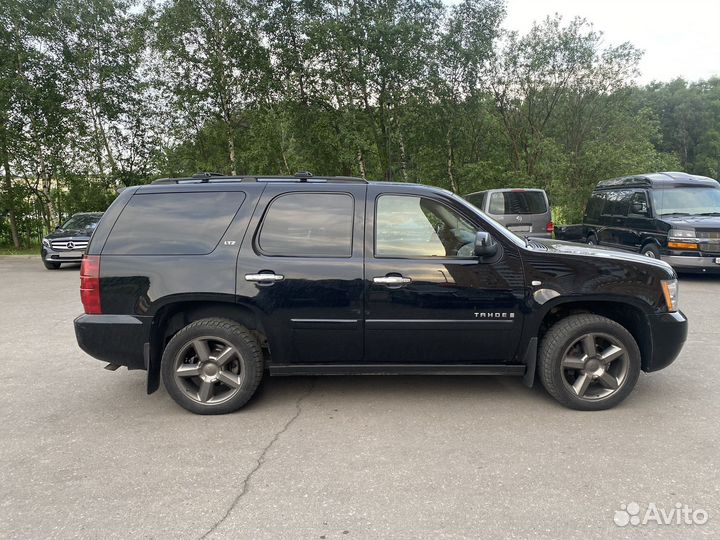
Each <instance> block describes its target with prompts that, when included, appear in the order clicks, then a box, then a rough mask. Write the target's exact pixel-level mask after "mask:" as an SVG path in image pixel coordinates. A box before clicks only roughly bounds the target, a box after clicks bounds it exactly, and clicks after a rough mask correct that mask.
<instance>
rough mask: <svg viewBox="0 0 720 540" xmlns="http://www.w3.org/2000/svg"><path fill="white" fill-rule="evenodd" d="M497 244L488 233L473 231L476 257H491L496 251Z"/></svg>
mask: <svg viewBox="0 0 720 540" xmlns="http://www.w3.org/2000/svg"><path fill="white" fill-rule="evenodd" d="M497 250H498V246H497V244H496V243H495V240H493V238H492V236H490V233H487V232H485V231H478V232H476V233H475V255H476V256H477V257H480V258H483V257H492V256H493V255H495V254H496V253H497Z"/></svg>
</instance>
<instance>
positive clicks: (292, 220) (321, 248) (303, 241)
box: [257, 193, 354, 257]
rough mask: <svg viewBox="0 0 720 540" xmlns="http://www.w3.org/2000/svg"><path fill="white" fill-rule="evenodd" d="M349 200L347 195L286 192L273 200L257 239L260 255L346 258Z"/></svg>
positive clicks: (350, 225) (349, 248)
mask: <svg viewBox="0 0 720 540" xmlns="http://www.w3.org/2000/svg"><path fill="white" fill-rule="evenodd" d="M353 208H354V204H353V198H352V196H350V195H348V194H347V193H288V194H285V195H281V196H279V197H277V198H276V199H274V200H273V201H272V202H271V203H270V206H269V208H268V210H267V212H266V213H265V217H264V218H263V222H262V224H261V226H260V233H259V235H258V238H257V245H258V247H259V248H260V251H261V252H262V253H263V254H264V255H270V256H278V257H350V256H351V255H352V231H353Z"/></svg>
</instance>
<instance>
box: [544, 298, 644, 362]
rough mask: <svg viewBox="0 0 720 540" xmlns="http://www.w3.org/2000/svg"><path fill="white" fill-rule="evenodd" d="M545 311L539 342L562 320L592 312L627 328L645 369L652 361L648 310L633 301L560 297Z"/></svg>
mask: <svg viewBox="0 0 720 540" xmlns="http://www.w3.org/2000/svg"><path fill="white" fill-rule="evenodd" d="M548 304H551V305H549V306H547V307H545V309H544V310H543V313H542V314H541V316H539V317H538V322H537V323H536V324H537V326H536V327H535V328H534V330H535V335H536V336H537V337H538V342H541V341H542V338H543V336H544V335H545V333H546V332H547V330H548V329H549V328H550V327H551V326H552V325H553V324H555V323H556V322H558V321H559V320H561V319H563V318H565V317H568V316H570V315H577V314H580V313H592V314H595V315H601V316H603V317H607V318H608V319H610V320H613V321H615V322H617V323H618V324H620V325H622V326H623V327H624V328H626V329H627V331H628V332H630V334H631V335H632V336H633V338H634V339H635V341H636V343H637V345H638V348H639V349H640V356H641V366H642V369H643V371H646V370H647V368H648V367H649V365H650V363H651V360H652V352H653V351H652V332H651V328H650V322H649V319H648V313H647V311H646V310H645V309H643V308H642V307H641V306H639V305H636V304H635V303H633V302H629V301H625V300H616V299H611V300H608V299H595V298H589V299H577V298H576V299H557V301H554V302H548Z"/></svg>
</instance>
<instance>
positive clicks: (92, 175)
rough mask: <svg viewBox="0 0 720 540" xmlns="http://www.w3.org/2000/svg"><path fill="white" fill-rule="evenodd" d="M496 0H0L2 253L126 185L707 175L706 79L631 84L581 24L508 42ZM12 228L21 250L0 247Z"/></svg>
mask: <svg viewBox="0 0 720 540" xmlns="http://www.w3.org/2000/svg"><path fill="white" fill-rule="evenodd" d="M504 15H505V5H504V3H503V1H502V0H462V1H460V2H457V3H455V4H454V5H447V4H446V3H444V2H441V1H440V0H390V1H386V2H378V1H375V0H268V1H267V2H255V1H252V0H162V1H160V2H150V3H147V4H139V3H132V0H82V1H81V0H56V1H52V2H51V1H49V0H6V2H5V9H4V10H2V11H0V23H1V24H0V177H1V178H2V183H1V184H0V186H1V190H0V244H10V243H11V242H13V240H14V237H17V238H18V243H24V244H26V245H30V244H34V243H37V242H38V240H39V238H40V237H41V236H42V234H43V231H46V230H48V229H49V228H51V227H53V226H54V225H55V224H56V222H57V221H59V220H60V219H62V218H64V217H67V216H68V215H70V214H72V213H74V212H77V211H90V210H103V209H105V208H106V207H107V206H108V205H109V204H110V203H111V202H112V200H113V198H114V197H115V193H116V189H117V188H118V187H121V186H123V185H125V186H128V185H134V184H141V183H145V182H148V181H150V180H152V179H153V178H155V177H159V176H180V175H189V174H193V173H195V172H198V171H218V172H223V173H237V174H251V173H260V174H292V173H294V172H296V171H298V170H310V171H312V172H314V173H316V174H339V175H359V176H364V177H367V178H370V179H380V180H399V181H416V182H422V183H426V184H433V185H438V186H441V187H445V188H447V189H451V190H453V191H455V192H458V193H461V194H465V193H469V192H473V191H478V190H482V189H488V188H493V187H509V186H531V187H541V188H545V189H547V190H548V191H549V193H550V197H551V200H552V201H553V204H554V205H555V210H554V212H555V218H556V220H557V221H559V222H563V221H565V222H567V221H577V220H579V219H580V217H581V215H582V210H583V207H584V204H585V201H586V200H587V196H588V195H589V193H590V191H591V190H592V187H593V186H594V185H595V183H596V182H598V181H599V180H602V179H606V178H610V177H614V176H619V175H624V174H630V173H636V172H642V171H657V170H669V169H682V170H686V171H688V172H692V173H697V174H705V175H708V176H712V177H717V176H718V175H720V128H719V127H718V126H720V79H711V80H708V81H700V82H696V83H688V82H686V81H683V80H675V81H671V82H668V83H653V84H651V85H649V86H647V87H645V88H638V87H636V86H634V84H633V82H632V81H633V79H634V77H635V75H636V74H637V65H638V61H639V58H640V52H639V51H638V50H637V49H635V48H634V47H633V46H632V45H630V44H628V43H623V44H620V45H607V44H606V43H605V41H604V38H603V36H602V33H601V32H599V31H597V30H596V29H595V28H594V27H593V26H592V25H591V24H590V23H588V22H587V21H585V20H583V19H572V20H570V21H564V20H563V19H562V18H561V17H559V16H555V17H549V18H547V19H545V20H544V21H540V22H539V23H537V24H535V25H534V26H533V28H532V29H531V30H530V31H529V32H528V33H527V34H525V35H520V34H517V33H514V32H504V31H502V30H501V29H500V24H501V22H502V19H503V17H504ZM13 228H14V229H15V231H16V234H13Z"/></svg>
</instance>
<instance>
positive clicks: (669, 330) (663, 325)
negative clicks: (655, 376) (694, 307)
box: [643, 311, 688, 371]
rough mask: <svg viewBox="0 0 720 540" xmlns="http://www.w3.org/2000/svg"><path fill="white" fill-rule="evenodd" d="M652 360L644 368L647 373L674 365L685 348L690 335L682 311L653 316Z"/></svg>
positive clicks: (650, 319) (651, 321)
mask: <svg viewBox="0 0 720 540" xmlns="http://www.w3.org/2000/svg"><path fill="white" fill-rule="evenodd" d="M649 321H650V331H651V332H652V358H650V359H649V361H648V362H647V363H646V364H645V365H644V366H643V369H644V370H645V371H658V370H660V369H663V368H666V367H667V366H669V365H670V364H672V363H673V361H674V360H675V358H677V356H678V354H680V351H681V350H682V348H683V345H684V344H685V340H686V339H687V333H688V320H687V317H685V315H684V314H683V313H682V311H676V312H674V313H661V314H659V315H651V316H650V318H649Z"/></svg>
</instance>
